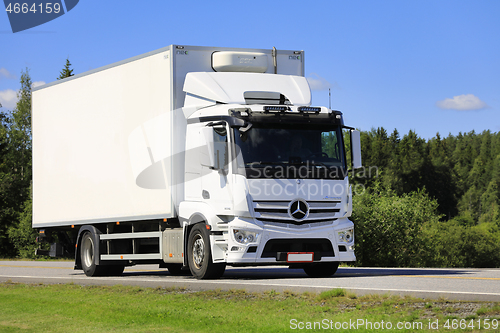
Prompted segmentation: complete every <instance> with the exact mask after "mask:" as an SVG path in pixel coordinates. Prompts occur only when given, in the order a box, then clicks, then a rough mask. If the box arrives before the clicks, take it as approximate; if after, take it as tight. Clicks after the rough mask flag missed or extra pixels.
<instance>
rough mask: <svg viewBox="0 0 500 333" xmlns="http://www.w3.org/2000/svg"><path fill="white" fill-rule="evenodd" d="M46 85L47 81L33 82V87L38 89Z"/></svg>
mask: <svg viewBox="0 0 500 333" xmlns="http://www.w3.org/2000/svg"><path fill="white" fill-rule="evenodd" d="M44 84H45V81H35V82H33V84H32V86H33V88H36V87H38V86H43V85H44Z"/></svg>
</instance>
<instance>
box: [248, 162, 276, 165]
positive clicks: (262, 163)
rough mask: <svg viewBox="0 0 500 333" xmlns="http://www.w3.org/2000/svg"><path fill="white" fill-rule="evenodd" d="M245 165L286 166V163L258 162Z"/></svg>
mask: <svg viewBox="0 0 500 333" xmlns="http://www.w3.org/2000/svg"><path fill="white" fill-rule="evenodd" d="M245 164H246V165H252V164H256V165H284V164H285V162H273V161H258V162H248V163H245Z"/></svg>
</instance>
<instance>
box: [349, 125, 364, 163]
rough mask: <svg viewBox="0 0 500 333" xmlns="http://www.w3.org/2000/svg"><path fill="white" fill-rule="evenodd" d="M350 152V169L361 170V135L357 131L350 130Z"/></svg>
mask: <svg viewBox="0 0 500 333" xmlns="http://www.w3.org/2000/svg"><path fill="white" fill-rule="evenodd" d="M351 152H352V168H353V169H359V168H362V167H363V165H362V164H361V133H360V132H359V131H358V130H351Z"/></svg>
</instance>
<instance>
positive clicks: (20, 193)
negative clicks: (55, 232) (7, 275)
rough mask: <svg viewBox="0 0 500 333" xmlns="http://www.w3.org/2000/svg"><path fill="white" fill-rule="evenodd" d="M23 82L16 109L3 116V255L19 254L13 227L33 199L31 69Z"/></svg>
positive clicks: (0, 135) (0, 251)
mask: <svg viewBox="0 0 500 333" xmlns="http://www.w3.org/2000/svg"><path fill="white" fill-rule="evenodd" d="M20 83H21V89H20V90H19V92H18V93H17V98H18V101H17V104H16V107H15V109H14V110H13V111H12V112H11V113H8V114H2V115H1V118H2V119H1V128H0V140H1V143H0V144H1V149H0V158H1V164H0V255H3V256H6V255H7V256H11V255H15V252H14V247H13V241H12V239H10V235H9V234H10V231H11V230H13V228H14V229H15V228H18V225H19V216H20V212H21V211H22V210H23V205H24V204H25V202H26V201H29V200H31V196H30V184H31V86H32V81H31V77H30V75H29V70H28V69H26V71H25V72H22V73H21V82H20ZM28 232H29V233H32V232H33V230H28ZM7 236H9V237H7Z"/></svg>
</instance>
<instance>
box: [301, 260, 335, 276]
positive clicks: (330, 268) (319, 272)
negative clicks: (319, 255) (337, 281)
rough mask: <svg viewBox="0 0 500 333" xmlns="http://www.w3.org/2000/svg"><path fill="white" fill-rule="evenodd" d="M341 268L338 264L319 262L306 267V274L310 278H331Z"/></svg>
mask: <svg viewBox="0 0 500 333" xmlns="http://www.w3.org/2000/svg"><path fill="white" fill-rule="evenodd" d="M337 268H339V263H338V262H319V263H316V264H310V265H307V266H304V272H306V274H307V275H309V276H310V277H329V276H332V275H333V274H335V272H336V271H337Z"/></svg>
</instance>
